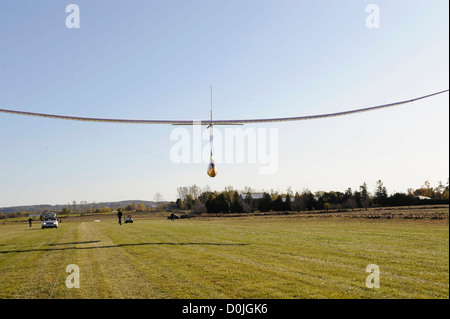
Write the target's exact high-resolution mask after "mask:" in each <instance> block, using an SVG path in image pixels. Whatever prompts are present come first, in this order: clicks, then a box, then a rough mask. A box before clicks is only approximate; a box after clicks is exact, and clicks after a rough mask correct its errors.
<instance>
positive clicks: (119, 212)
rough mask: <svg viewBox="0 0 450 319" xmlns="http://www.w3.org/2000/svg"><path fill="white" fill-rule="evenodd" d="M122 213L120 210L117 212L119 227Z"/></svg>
mask: <svg viewBox="0 0 450 319" xmlns="http://www.w3.org/2000/svg"><path fill="white" fill-rule="evenodd" d="M122 215H123V214H122V212H121V211H120V209H118V210H117V217H118V218H119V225H122Z"/></svg>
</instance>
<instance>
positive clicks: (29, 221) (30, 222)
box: [28, 217, 33, 227]
mask: <svg viewBox="0 0 450 319" xmlns="http://www.w3.org/2000/svg"><path fill="white" fill-rule="evenodd" d="M32 223H33V218H31V217H30V218H28V225H29V226H30V227H31V224H32Z"/></svg>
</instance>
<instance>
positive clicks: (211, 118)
mask: <svg viewBox="0 0 450 319" xmlns="http://www.w3.org/2000/svg"><path fill="white" fill-rule="evenodd" d="M210 120H211V121H210V122H209V130H210V131H209V134H210V135H209V142H210V146H211V161H212V159H213V125H212V120H213V111H212V85H211V112H210Z"/></svg>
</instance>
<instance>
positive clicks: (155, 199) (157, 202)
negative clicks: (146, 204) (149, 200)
mask: <svg viewBox="0 0 450 319" xmlns="http://www.w3.org/2000/svg"><path fill="white" fill-rule="evenodd" d="M153 200H154V201H155V202H156V205H157V206H159V203H160V202H162V201H163V197H162V195H161V194H160V193H159V192H156V194H155V196H153Z"/></svg>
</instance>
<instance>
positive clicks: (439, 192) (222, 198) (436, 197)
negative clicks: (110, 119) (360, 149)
mask: <svg viewBox="0 0 450 319" xmlns="http://www.w3.org/2000/svg"><path fill="white" fill-rule="evenodd" d="M177 191H178V199H177V201H176V204H177V207H178V209H189V210H193V211H195V212H197V213H249V212H253V211H261V212H269V211H298V212H299V211H314V210H330V209H334V210H340V209H352V210H353V209H355V208H363V209H367V208H369V207H386V206H413V205H434V204H448V203H449V182H448V179H447V183H446V184H445V185H444V184H443V183H442V182H439V184H438V186H436V187H432V186H431V184H430V182H429V181H426V182H425V183H424V185H423V186H421V187H420V188H417V189H413V188H409V189H408V191H407V193H401V192H395V193H394V194H391V195H388V191H387V189H386V187H385V186H384V184H383V182H382V181H381V180H378V181H377V183H376V185H375V189H374V190H373V192H370V191H369V189H368V187H367V184H366V183H365V182H364V183H363V184H362V185H361V186H359V188H358V189H357V190H352V189H351V188H347V190H345V191H344V192H340V191H327V192H325V191H317V192H314V193H313V192H311V191H310V190H308V189H305V190H303V191H302V192H295V193H294V192H293V191H292V189H291V188H290V187H289V188H288V189H287V191H286V192H285V193H280V192H277V191H273V190H271V191H262V192H258V193H257V194H258V197H257V198H254V197H256V195H255V193H256V192H255V191H254V190H252V189H251V188H250V187H245V188H244V190H241V191H238V190H235V189H233V187H231V186H228V187H226V188H225V189H224V190H223V191H220V192H219V191H211V189H210V188H209V186H206V187H205V188H203V189H202V188H200V187H198V186H196V185H192V186H185V187H178V188H177Z"/></svg>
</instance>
